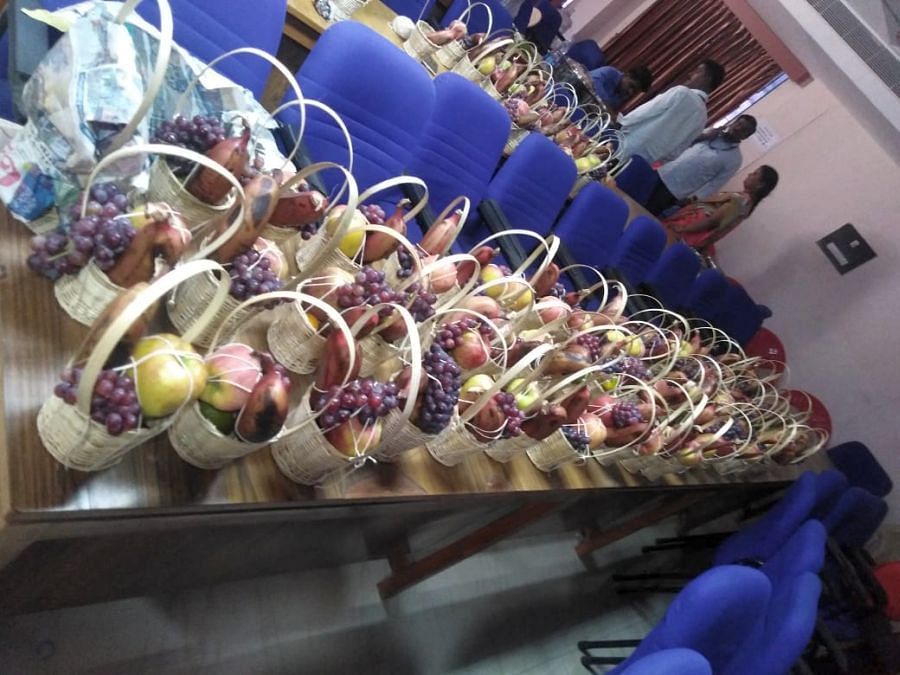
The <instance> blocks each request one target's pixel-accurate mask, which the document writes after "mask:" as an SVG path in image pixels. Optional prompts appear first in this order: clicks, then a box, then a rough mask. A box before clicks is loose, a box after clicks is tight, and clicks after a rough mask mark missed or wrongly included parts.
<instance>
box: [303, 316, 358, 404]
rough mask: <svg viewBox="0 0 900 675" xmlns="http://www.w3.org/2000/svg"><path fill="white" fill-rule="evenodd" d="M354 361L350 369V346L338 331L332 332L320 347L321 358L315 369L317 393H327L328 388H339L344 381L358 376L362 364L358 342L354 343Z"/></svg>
mask: <svg viewBox="0 0 900 675" xmlns="http://www.w3.org/2000/svg"><path fill="white" fill-rule="evenodd" d="M353 346H354V349H355V353H356V359H355V361H354V364H353V368H352V369H351V368H350V345H348V344H347V338H346V337H345V336H344V333H343V332H342V331H339V330H332V331H331V332H330V333H329V334H328V337H327V338H326V339H325V345H324V346H323V347H322V358H321V360H320V361H319V366H318V368H317V369H316V378H315V387H316V389H318V390H319V391H328V389H329V388H330V387H334V386H339V385H341V384H342V383H343V382H344V381H345V380H346V381H350V380H355V379H356V378H357V377H358V376H359V367H360V364H361V362H362V349H360V346H359V341H354V345H353Z"/></svg>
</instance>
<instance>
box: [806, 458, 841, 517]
mask: <svg viewBox="0 0 900 675" xmlns="http://www.w3.org/2000/svg"><path fill="white" fill-rule="evenodd" d="M849 485H850V483H849V482H848V481H847V477H846V476H845V475H844V474H843V473H841V472H840V471H838V470H837V469H827V470H825V471H823V472H821V473H817V474H816V508H815V509H813V513H812V517H813V518H816V519H818V520H821V519H822V517H824V516H825V514H826V513H828V512H829V511H831V509H832V508H834V506H835V504H837V502H838V500H839V499H840V498H841V495H842V494H843V493H844V490H846V489H847V487H848V486H849Z"/></svg>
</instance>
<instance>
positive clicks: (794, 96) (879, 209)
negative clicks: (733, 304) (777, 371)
mask: <svg viewBox="0 0 900 675" xmlns="http://www.w3.org/2000/svg"><path fill="white" fill-rule="evenodd" d="M749 112H750V113H751V114H753V115H755V116H757V117H758V119H759V120H760V121H761V122H763V123H765V124H768V125H769V126H770V127H771V128H772V129H773V130H774V131H775V132H776V133H777V134H778V136H779V137H780V139H781V140H780V141H779V142H778V143H777V144H776V145H775V146H774V147H772V148H771V149H769V150H767V151H764V150H762V149H761V148H760V147H759V146H755V145H754V143H753V141H752V140H750V141H747V142H746V143H745V146H746V151H745V153H744V155H745V162H744V167H743V168H742V171H741V174H740V175H739V176H738V177H737V178H736V179H735V180H734V181H732V184H731V186H729V187H733V188H737V187H738V186H739V185H740V181H741V176H742V175H743V174H745V173H746V172H747V171H750V170H752V169H754V168H755V167H756V166H758V165H759V164H771V165H772V166H774V167H775V168H776V169H777V170H778V171H779V173H780V175H781V181H780V183H779V186H778V188H777V189H776V190H775V192H774V193H773V194H772V195H771V196H770V197H769V198H768V199H767V200H766V201H764V202H762V204H760V206H759V207H758V208H757V210H756V211H755V212H754V214H753V216H752V217H751V218H750V219H749V220H748V221H747V222H745V223H743V224H742V225H741V226H740V227H739V228H738V229H737V230H736V231H735V232H734V233H732V234H731V235H729V236H728V237H727V238H726V239H725V240H724V241H723V242H722V243H721V244H720V245H719V246H718V250H719V257H720V261H721V264H722V267H723V268H724V270H725V271H726V272H727V273H728V274H730V275H733V276H734V277H736V278H737V279H739V280H740V281H741V282H743V283H744V284H745V285H746V286H747V289H748V290H749V291H750V293H751V294H752V295H753V296H754V297H755V298H756V299H757V301H758V302H761V303H763V304H766V305H768V306H769V307H771V309H772V311H773V312H774V315H773V317H772V318H771V319H770V320H769V321H768V322H767V324H766V325H767V326H768V327H769V328H771V329H772V330H774V331H775V332H776V333H777V334H778V335H779V336H780V337H781V338H782V340H783V341H784V343H785V346H786V348H787V354H788V362H789V365H790V369H791V379H790V385H791V386H793V387H796V388H799V389H806V390H808V391H810V392H812V393H814V394H816V395H817V396H819V398H821V399H822V400H823V401H824V402H825V405H826V406H827V407H828V409H829V411H830V412H831V415H832V419H833V422H834V429H835V439H834V441H835V442H840V441H845V440H853V439H858V440H861V441H863V442H865V443H866V444H868V445H869V447H871V448H872V450H873V451H874V452H875V453H876V454H877V455H878V457H879V461H881V463H882V464H883V465H884V466H885V468H886V469H887V470H888V471H889V472H890V473H891V474H892V475H894V476H897V477H900V421H898V417H900V416H898V410H900V366H898V364H900V234H898V232H900V230H898V228H900V189H898V186H900V180H898V170H897V166H896V165H895V164H894V162H893V161H892V159H891V157H890V156H888V154H887V153H885V152H884V150H883V149H882V148H881V147H880V145H879V144H878V143H876V142H875V141H874V140H873V139H872V137H871V136H869V134H868V133H866V131H865V130H864V129H863V128H862V126H860V124H859V123H858V122H857V121H856V120H855V119H854V117H853V115H851V114H850V112H849V111H848V110H847V109H846V108H845V107H844V106H843V105H842V104H841V103H840V102H839V101H838V100H837V99H836V98H835V96H834V95H833V94H832V93H831V91H829V90H828V89H827V88H826V87H825V86H824V85H823V84H822V83H821V82H819V81H815V82H813V83H811V84H809V85H807V86H806V87H802V88H801V87H799V86H798V85H795V84H793V83H791V82H788V83H786V84H784V85H782V86H781V87H779V88H778V89H777V90H776V91H775V92H773V93H772V94H771V95H770V96H768V97H767V98H765V99H763V100H762V101H760V102H759V103H758V104H757V105H755V106H754V107H753V108H751V109H750V111H749ZM847 222H852V223H853V224H854V225H855V226H856V227H857V229H858V230H859V231H860V233H861V234H862V235H863V236H864V237H865V238H866V240H867V241H868V242H869V243H870V244H871V245H872V247H873V248H874V249H875V251H876V253H877V254H878V257H877V258H876V259H875V260H873V261H870V262H868V263H866V264H865V265H863V266H862V267H860V268H858V269H856V270H854V271H851V272H850V273H848V274H847V275H845V276H841V275H839V274H838V273H837V272H836V271H835V270H834V269H833V268H832V267H831V265H830V263H828V261H827V260H826V259H825V257H824V256H823V255H822V253H821V251H820V250H819V249H818V247H817V246H816V244H815V242H816V240H817V239H819V238H820V237H822V236H824V235H825V234H827V233H828V232H830V231H832V230H833V229H835V228H837V227H839V226H840V225H843V224H844V223H847ZM891 506H892V508H891V514H890V516H889V518H890V519H891V522H892V523H893V524H900V490H896V491H895V493H894V495H893V501H892V504H891Z"/></svg>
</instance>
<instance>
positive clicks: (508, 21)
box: [441, 0, 513, 35]
mask: <svg viewBox="0 0 900 675" xmlns="http://www.w3.org/2000/svg"><path fill="white" fill-rule="evenodd" d="M472 1H473V2H474V1H475V0H472ZM477 1H478V2H482V3H484V4H485V5H487V6H488V7H490V8H491V17H492V19H493V21H492V23H491V33H494V32H496V31H498V30H501V29H511V28H512V27H513V17H512V14H510V13H509V10H508V9H506V7H504V6H503V5H501V4H500V2H499V0H477ZM469 4H470V0H453V4H451V5H450V6H449V7H448V8H447V12H446V13H445V14H444V17H443V18H442V19H441V26H449V25H450V22H451V21H453V19H458V18H459V17H460V16H462V13H463V12H464V11H466V9H467V8H468V6H469ZM465 21H466V25H467V26H468V27H469V34H470V35H473V34H475V33H486V32H487V29H488V13H487V12H486V11H485V10H484V7H476V8H475V9H473V10H472V13H471V14H469V16H468V18H467V19H466V20H465Z"/></svg>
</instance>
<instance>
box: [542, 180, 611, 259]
mask: <svg viewBox="0 0 900 675" xmlns="http://www.w3.org/2000/svg"><path fill="white" fill-rule="evenodd" d="M627 220H628V205H627V204H626V203H625V202H624V201H623V200H622V198H621V197H620V196H619V195H617V194H616V193H615V192H614V191H613V190H610V189H609V188H608V187H606V186H605V185H603V184H601V183H597V182H591V183H588V184H587V185H586V186H584V188H582V189H581V191H580V192H579V193H578V195H577V196H576V197H575V199H573V200H572V203H571V204H569V206H568V208H567V209H566V210H565V211H563V213H562V215H561V216H560V218H559V222H558V223H557V224H556V227H555V228H554V230H553V233H554V234H555V235H556V236H558V237H559V238H560V239H561V240H562V242H563V244H564V245H565V246H566V249H567V250H568V253H569V255H570V256H571V257H572V259H573V260H575V261H577V262H579V263H582V264H584V265H592V266H594V267H596V268H598V269H603V268H604V267H606V265H607V264H608V263H609V259H610V257H611V256H612V253H613V250H614V249H615V246H616V243H617V242H618V241H619V239H620V238H621V236H622V230H623V228H624V227H625V223H626V221H627Z"/></svg>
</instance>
